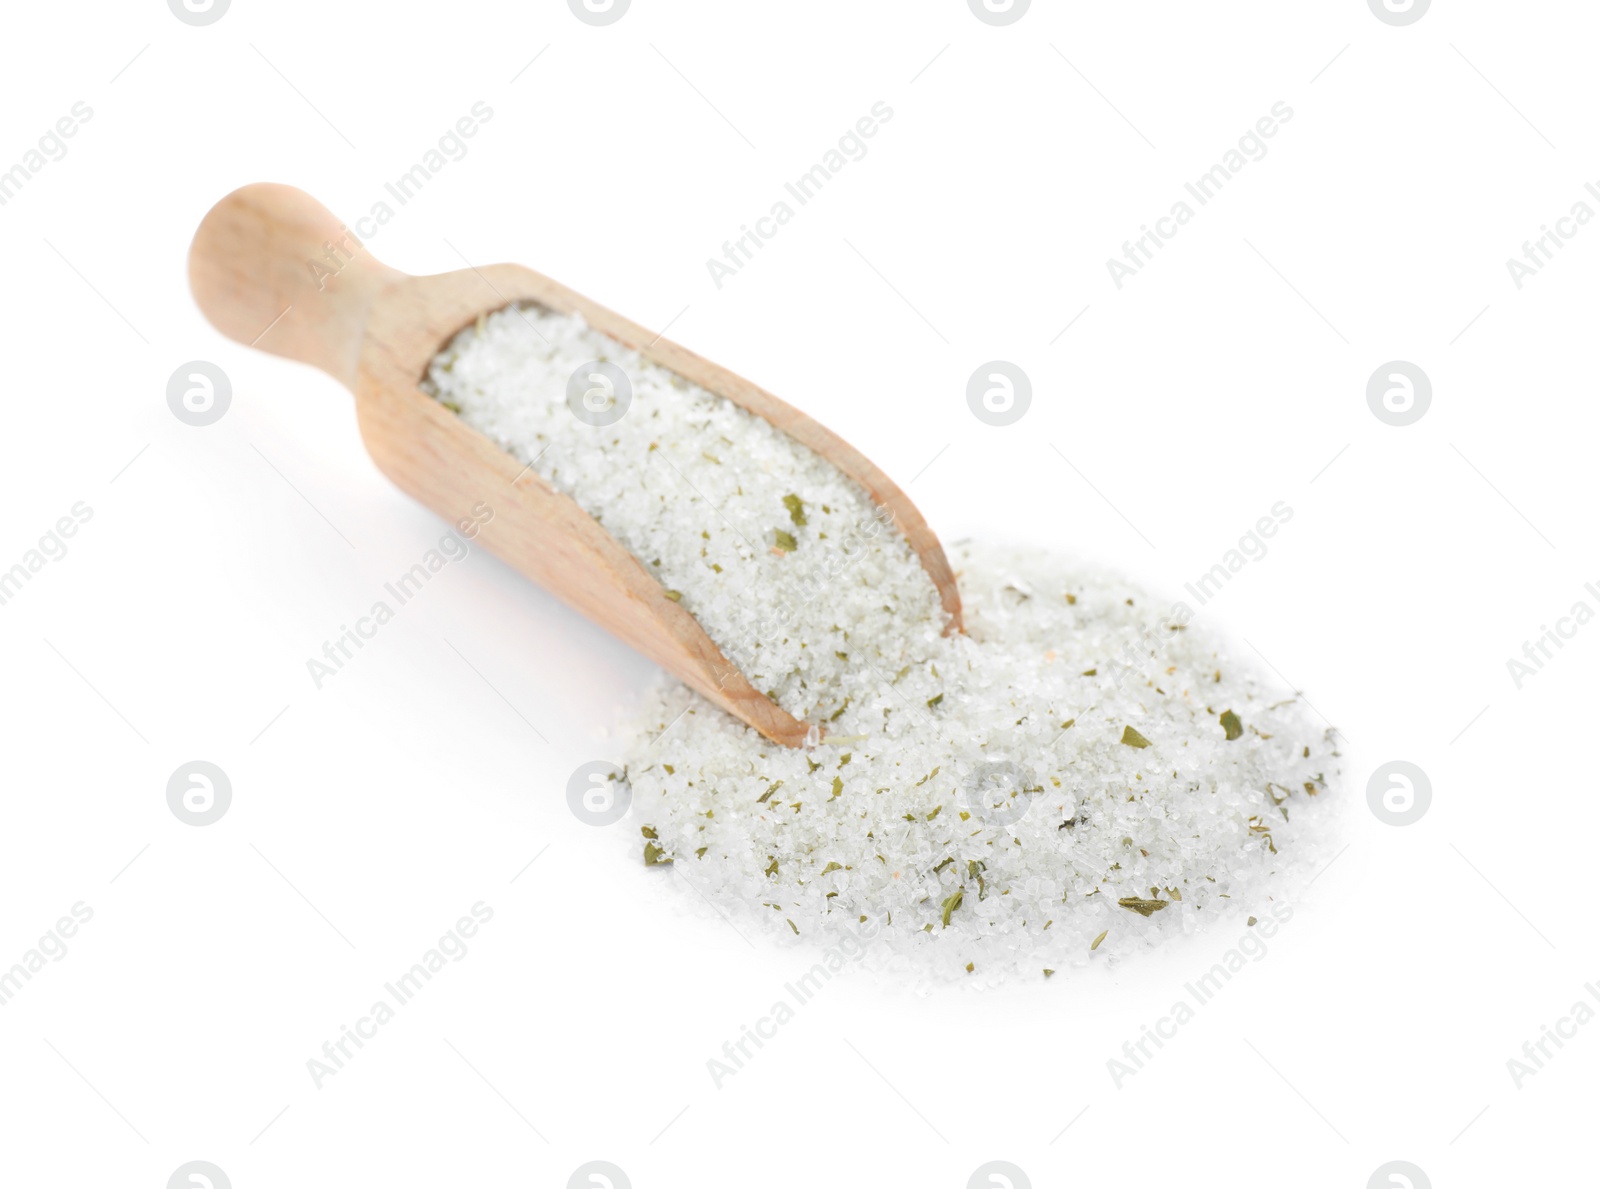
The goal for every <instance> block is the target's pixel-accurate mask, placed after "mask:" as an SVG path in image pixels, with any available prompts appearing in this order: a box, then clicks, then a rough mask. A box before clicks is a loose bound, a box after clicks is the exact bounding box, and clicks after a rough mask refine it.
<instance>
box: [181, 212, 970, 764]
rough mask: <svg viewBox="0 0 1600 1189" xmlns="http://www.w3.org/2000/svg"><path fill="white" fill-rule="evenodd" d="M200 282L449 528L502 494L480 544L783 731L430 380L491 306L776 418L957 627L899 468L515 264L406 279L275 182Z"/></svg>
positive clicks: (640, 580) (799, 733)
mask: <svg viewBox="0 0 1600 1189" xmlns="http://www.w3.org/2000/svg"><path fill="white" fill-rule="evenodd" d="M313 265H315V267H313ZM330 274H331V275H330ZM189 284H190V286H191V287H192V288H193V290H194V296H195V300H196V301H197V302H198V303H199V306H200V309H201V310H202V311H203V312H204V314H205V316H206V317H207V318H208V319H209V320H210V322H211V324H212V325H213V326H215V327H216V328H217V329H218V330H220V331H222V333H223V334H225V335H227V336H228V337H229V338H231V339H234V340H235V341H237V342H241V343H245V344H248V345H249V346H252V347H260V348H261V349H262V350H263V351H269V352H271V353H272V354H274V355H282V356H285V357H287V358H289V359H296V360H299V361H300V362H302V363H310V364H314V365H315V366H317V367H319V368H321V369H322V370H323V371H325V372H327V373H328V374H329V375H330V376H332V377H333V378H334V379H336V380H338V381H339V382H340V383H342V384H343V385H344V386H345V387H346V388H349V389H350V390H351V391H352V392H353V393H355V398H356V414H357V418H358V420H359V422H360V425H361V436H362V439H363V440H364V441H365V442H366V445H367V450H368V452H369V453H370V454H371V455H372V459H373V461H374V462H376V463H377V464H378V469H379V470H381V471H383V473H384V474H386V475H388V476H389V478H390V479H392V480H393V481H394V482H395V484H396V485H398V486H399V487H400V488H401V489H402V490H404V491H406V492H407V493H409V494H410V495H411V496H413V497H414V498H416V499H418V500H420V501H421V502H422V503H424V504H426V505H427V506H428V507H429V508H431V509H433V510H434V511H435V512H437V513H438V514H439V515H440V516H443V517H444V518H445V519H446V520H449V521H457V520H460V519H462V518H464V517H467V516H469V515H470V509H471V508H472V507H473V505H474V504H480V503H486V504H488V505H489V506H490V507H491V508H493V509H494V516H493V518H492V519H491V520H489V521H488V523H486V524H484V525H483V526H482V527H481V530H480V534H479V538H478V539H479V540H481V541H482V543H483V544H485V545H486V546H488V548H489V549H490V550H491V551H492V552H494V553H496V554H498V555H499V556H500V557H501V558H503V559H504V560H505V561H506V562H508V563H509V564H511V565H512V566H514V567H515V568H516V569H518V570H520V571H521V572H522V573H523V574H525V575H527V576H528V577H529V578H531V579H533V581H535V582H537V583H538V584H539V585H540V586H542V587H544V588H545V589H546V590H548V591H550V592H551V593H553V594H554V595H556V596H557V597H558V598H560V599H561V600H562V601H563V602H565V603H566V604H568V605H569V606H571V607H573V608H574V609H576V610H577V611H579V612H581V613H582V614H584V615H586V616H587V617H588V618H590V619H591V620H593V621H594V622H595V623H597V624H599V625H600V626H601V627H603V628H604V629H605V630H606V631H608V632H610V633H611V634H612V635H614V636H616V637H617V638H618V639H621V640H625V641H626V642H627V643H629V644H631V645H632V646H633V647H634V648H636V649H638V650H639V651H640V652H642V653H644V655H645V656H647V657H649V658H650V659H651V660H653V661H655V662H656V663H657V664H658V665H660V666H661V667H662V668H664V669H666V670H667V671H668V672H670V673H671V674H672V675H673V676H675V677H677V678H678V679H679V680H681V681H683V682H684V683H685V684H686V685H688V686H690V687H691V688H692V689H694V690H696V691H698V692H699V693H701V694H703V695H704V696H705V697H706V698H708V699H710V700H711V701H712V702H714V703H716V704H717V705H718V706H720V707H722V708H723V709H724V710H726V711H727V712H728V713H729V714H732V715H733V716H734V717H736V718H738V719H739V720H740V721H742V722H745V723H747V724H749V725H750V726H752V727H754V728H755V729H756V730H758V731H760V732H761V733H762V734H763V735H765V736H766V737H767V738H768V739H772V740H774V741H776V742H778V743H782V744H785V745H787V746H790V747H798V746H800V745H801V744H802V743H803V742H804V741H805V738H806V735H807V732H808V730H809V728H808V726H807V724H806V723H804V722H801V721H800V720H798V719H796V718H794V717H793V716H792V715H790V714H788V713H787V712H786V711H784V710H783V709H782V708H781V707H779V706H777V705H776V704H774V703H773V702H772V701H771V699H769V698H767V697H766V696H765V695H763V694H762V693H760V692H759V691H757V690H756V689H755V688H754V687H752V686H751V684H750V682H749V681H748V680H747V679H746V678H745V676H744V674H742V673H741V672H739V670H738V669H737V668H736V667H735V666H734V665H733V664H732V663H731V662H730V661H729V660H728V659H727V657H725V656H724V655H723V654H722V651H721V649H719V648H718V647H717V645H716V644H715V643H714V642H713V641H712V640H711V637H710V636H708V635H707V634H706V632H705V629H704V628H702V627H701V626H700V623H699V621H698V620H696V619H695V618H694V616H693V615H691V614H690V613H689V612H688V611H687V610H685V609H684V608H683V607H682V606H680V605H679V604H678V603H677V602H675V601H674V600H672V599H669V598H668V597H667V593H666V590H665V589H664V588H663V587H662V585H661V584H660V583H659V582H658V581H657V580H656V579H655V578H654V577H653V576H652V575H651V573H650V571H649V570H648V569H646V568H645V567H644V566H643V565H642V564H641V563H640V562H639V560H638V559H637V558H636V557H634V556H633V555H632V554H631V553H629V552H628V550H627V549H626V548H625V547H624V546H623V545H622V544H621V543H620V542H619V541H618V540H617V539H616V538H614V537H613V536H611V534H610V533H608V532H606V530H605V529H603V528H601V527H600V524H599V523H598V522H597V521H596V520H595V519H594V518H593V517H591V516H590V515H589V514H588V513H587V512H585V511H584V510H583V509H582V508H581V507H579V506H578V504H577V503H576V502H575V501H574V500H573V499H572V497H571V496H568V495H565V494H563V493H561V492H559V491H557V490H556V489H555V488H553V487H552V486H551V485H550V484H549V483H547V482H546V481H545V480H544V479H543V478H541V477H540V476H539V475H538V474H536V473H535V472H534V471H533V469H532V468H531V467H529V466H525V465H524V464H523V463H522V462H520V461H519V460H518V459H516V458H515V457H513V456H512V455H510V454H508V453H506V452H505V451H504V450H502V449H500V447H499V446H497V445H496V444H495V443H494V442H492V441H490V440H489V439H488V438H486V437H485V436H484V435H483V434H481V433H479V432H478V431H477V430H475V429H473V428H472V427H471V426H469V425H468V424H467V423H466V422H465V421H463V420H461V419H460V418H459V417H457V416H456V415H455V414H453V413H451V412H450V411H449V410H448V409H446V408H444V407H443V406H442V405H440V404H439V403H438V402H437V401H435V400H433V399H432V398H430V397H429V396H428V395H427V394H425V393H424V392H422V390H421V389H420V388H419V387H418V382H419V381H420V380H421V379H422V378H423V375H424V374H425V372H426V370H427V367H428V363H429V362H430V361H431V360H432V359H433V357H434V355H436V354H437V353H438V352H439V350H440V349H441V348H442V347H443V346H444V345H445V344H446V343H447V342H448V341H449V340H450V339H451V338H452V337H453V336H454V335H455V334H456V333H457V332H458V331H460V330H461V329H463V328H464V327H467V326H470V325H472V324H473V322H475V321H476V320H477V318H478V317H479V315H481V314H484V313H488V312H491V311H494V310H497V309H501V308H503V307H505V306H508V305H511V304H513V303H516V302H533V303H536V304H538V305H540V306H544V307H545V308H547V309H550V310H554V311H556V312H558V313H563V314H566V313H571V312H573V311H577V312H578V313H580V314H582V315H583V317H584V318H585V319H586V320H587V321H588V323H589V325H590V326H591V327H593V328H594V329H595V330H598V331H600V332H602V333H604V334H606V335H609V336H610V337H611V338H614V339H616V340H618V341H619V342H621V343H623V344H625V345H626V346H628V347H631V348H633V349H634V350H635V351H638V352H639V354H641V355H642V356H644V357H645V358H646V359H649V360H651V361H652V362H654V363H657V364H659V365H660V366H662V367H664V368H668V369H669V370H671V371H673V372H676V373H677V374H678V375H680V376H682V377H684V378H685V379H687V380H690V381H692V382H693V383H695V384H698V385H700V386H701V387H702V388H704V389H706V390H707V391H710V392H714V393H716V394H717V395H718V396H722V397H726V398H727V399H728V400H730V401H732V402H733V403H734V404H736V405H738V406H740V407H741V408H743V409H746V410H748V411H749V412H751V413H753V414H755V415H756V416H757V417H761V418H763V419H765V420H767V421H769V422H771V423H772V424H773V425H774V426H776V427H777V428H778V429H780V430H782V431H783V432H784V433H786V434H788V435H789V436H790V437H791V438H793V439H794V440H795V441H797V442H799V443H800V444H801V445H803V446H806V447H808V448H809V449H811V450H812V451H814V452H816V453H817V454H819V455H821V456H822V457H823V458H825V459H827V460H828V461H829V462H830V463H832V464H833V465H834V466H835V467H837V468H838V469H839V470H840V471H842V472H844V474H846V475H848V476H849V477H850V478H852V479H854V480H855V481H856V482H857V483H859V484H860V485H861V486H862V487H864V488H866V490H867V492H868V493H869V494H870V495H871V497H872V499H873V501H874V502H875V503H876V504H879V505H882V506H884V507H886V508H887V509H888V510H889V511H890V512H891V513H893V516H894V522H895V524H896V525H897V526H898V527H899V529H900V531H901V532H903V533H904V534H905V536H906V537H907V539H908V540H909V541H910V542H911V546H912V548H914V549H915V550H916V551H917V554H918V556H919V557H920V558H921V559H922V564H923V567H924V568H925V569H926V570H927V571H928V576H929V577H930V578H932V579H933V582H934V585H936V586H937V587H938V589H939V595H940V598H941V600H942V601H943V603H944V609H945V611H946V613H947V614H948V616H949V628H948V630H950V631H959V630H960V627H961V599H960V596H959V594H958V593H957V592H956V584H955V579H954V577H953V575H952V574H951V572H950V564H949V562H948V561H946V560H945V556H944V550H943V549H942V548H940V546H939V542H938V540H937V538H935V537H934V535H933V532H932V530H930V529H929V528H928V525H927V522H926V521H924V520H923V518H922V515H921V514H920V513H919V512H918V511H917V509H916V508H915V507H914V506H913V505H912V503H911V501H910V500H909V499H907V498H906V496H905V493H904V492H902V491H901V490H900V489H899V488H898V487H896V486H895V485H894V484H893V483H892V482H890V481H889V478H888V476H886V475H885V474H884V473H883V472H882V471H880V470H879V469H878V468H877V467H875V466H873V465H872V463H871V462H869V461H868V460H867V459H866V458H864V457H863V456H862V455H861V454H860V453H859V452H858V451H856V450H854V449H852V448H851V447H850V446H849V445H847V444H846V443H845V442H844V441H842V440H841V439H840V438H839V437H838V436H837V435H835V434H833V433H832V432H830V431H829V430H827V429H825V428H824V427H823V426H821V425H818V424H817V423H816V422H815V421H813V420H811V418H809V417H807V416H806V415H805V414H804V413H802V412H800V411H799V410H798V409H795V408H792V407H790V406H789V405H787V404H785V403H784V402H783V401H781V400H779V399H778V398H777V397H775V396H773V395H772V394H771V393H769V392H765V391H763V390H762V389H760V388H757V387H756V386H755V385H754V384H752V383H750V382H749V381H748V380H742V379H740V378H739V377H738V376H736V375H734V374H733V373H732V372H730V371H727V370H725V369H723V368H720V367H718V366H716V365H715V364H713V363H709V362H707V361H706V360H704V359H702V358H700V356H698V355H696V354H694V353H693V352H691V351H686V350H684V349H683V348H682V347H680V346H678V345H677V344H676V343H671V342H668V341H667V340H666V339H664V338H660V337H659V336H657V335H654V334H652V333H651V332H650V331H648V330H646V329H645V328H644V327H642V326H639V325H637V324H636V323H633V322H630V321H628V320H627V319H626V318H623V317H621V316H620V315H617V314H614V313H612V312H611V311H610V310H608V309H606V308H605V307H603V306H598V305H596V304H595V303H594V302H592V301H590V300H589V299H588V298H585V297H580V296H579V295H578V294H576V293H574V292H573V291H572V290H570V289H568V288H566V287H564V286H562V285H559V284H557V283H556V282H555V281H552V280H550V279H549V278H548V277H545V276H541V275H540V274H539V273H536V272H533V271H532V270H530V269H526V268H522V267H520V266H519V265H515V264H494V265H489V266H487V267H485V268H481V269H480V268H468V269H464V270H462V271H460V272H448V273H441V274H440V275H438V276H432V277H413V276H407V275H406V274H405V273H402V272H397V271H395V270H394V269H392V268H389V267H388V266H386V265H384V264H381V263H379V262H378V261H377V260H375V259H373V257H372V256H371V254H370V253H368V252H367V251H366V250H365V249H364V248H363V247H362V246H361V243H360V241H359V240H357V239H356V237H355V235H354V234H353V233H351V232H350V231H349V229H348V228H346V227H345V226H344V225H343V224H341V223H340V222H339V220H338V219H336V218H335V217H334V216H333V214H332V213H331V212H330V211H328V210H327V209H326V208H325V207H323V206H322V205H321V204H320V203H318V202H317V201H316V200H315V199H313V198H312V197H311V196H310V195H308V194H306V193H304V192H302V191H300V190H296V189H294V188H293V187H290V186H279V185H272V184H265V183H264V184H258V185H253V186H246V187H244V188H243V189H241V190H235V191H234V192H233V193H232V194H230V195H228V196H227V197H226V198H224V199H223V200H222V201H221V202H219V203H217V205H216V206H215V207H213V208H212V209H211V211H210V213H208V214H207V215H206V217H205V219H204V220H203V221H202V222H201V224H200V228H199V230H198V231H197V232H196V233H195V237H194V244H193V246H192V247H191V248H190V250H189ZM530 395H531V394H530Z"/></svg>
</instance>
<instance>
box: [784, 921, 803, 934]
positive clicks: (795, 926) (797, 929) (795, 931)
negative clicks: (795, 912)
mask: <svg viewBox="0 0 1600 1189" xmlns="http://www.w3.org/2000/svg"><path fill="white" fill-rule="evenodd" d="M783 919H784V920H786V921H789V918H788V917H784V918H783ZM789 928H791V929H793V930H794V935H795V936H796V937H799V936H800V926H799V925H797V924H795V923H794V922H793V921H789Z"/></svg>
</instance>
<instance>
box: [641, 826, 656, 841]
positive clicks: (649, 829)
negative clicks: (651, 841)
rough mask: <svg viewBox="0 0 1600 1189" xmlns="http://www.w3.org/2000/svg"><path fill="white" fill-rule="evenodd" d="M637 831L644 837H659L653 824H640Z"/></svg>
mask: <svg viewBox="0 0 1600 1189" xmlns="http://www.w3.org/2000/svg"><path fill="white" fill-rule="evenodd" d="M639 833H641V834H643V835H644V836H645V837H646V838H660V837H661V835H659V834H657V833H656V828H655V827H654V826H640V827H639Z"/></svg>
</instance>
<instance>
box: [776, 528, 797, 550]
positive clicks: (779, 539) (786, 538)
mask: <svg viewBox="0 0 1600 1189" xmlns="http://www.w3.org/2000/svg"><path fill="white" fill-rule="evenodd" d="M772 539H773V542H774V543H775V544H776V545H777V546H778V548H779V549H781V550H783V552H785V553H793V552H794V551H795V550H796V549H798V548H800V543H799V542H798V541H796V540H795V539H794V534H792V533H786V532H784V531H783V530H782V529H781V528H779V529H774V530H773V532H772Z"/></svg>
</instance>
